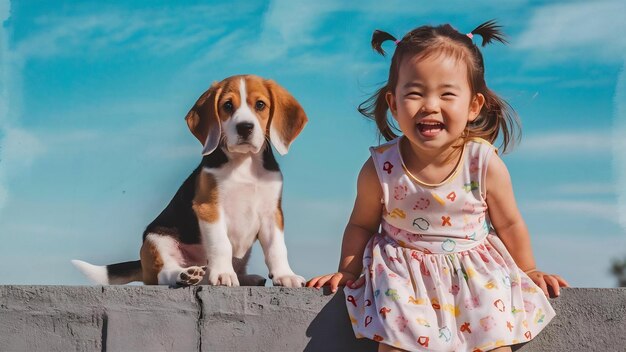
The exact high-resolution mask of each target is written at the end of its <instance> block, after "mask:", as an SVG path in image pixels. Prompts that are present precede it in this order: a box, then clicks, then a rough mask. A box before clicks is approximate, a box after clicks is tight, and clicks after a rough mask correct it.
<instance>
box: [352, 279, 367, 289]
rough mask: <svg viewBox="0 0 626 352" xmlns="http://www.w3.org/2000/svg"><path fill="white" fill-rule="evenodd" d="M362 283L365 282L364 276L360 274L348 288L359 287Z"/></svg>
mask: <svg viewBox="0 0 626 352" xmlns="http://www.w3.org/2000/svg"><path fill="white" fill-rule="evenodd" d="M363 284H365V276H361V277H359V278H358V279H357V280H356V281H355V282H354V283H353V284H352V286H350V288H359V287H361V286H363Z"/></svg>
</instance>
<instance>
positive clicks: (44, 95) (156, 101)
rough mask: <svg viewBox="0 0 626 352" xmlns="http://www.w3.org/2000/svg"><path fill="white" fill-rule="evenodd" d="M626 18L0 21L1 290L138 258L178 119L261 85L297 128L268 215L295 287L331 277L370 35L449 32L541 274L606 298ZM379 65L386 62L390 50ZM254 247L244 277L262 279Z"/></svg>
mask: <svg viewBox="0 0 626 352" xmlns="http://www.w3.org/2000/svg"><path fill="white" fill-rule="evenodd" d="M624 13H626V3H625V2H624V1H621V0H620V1H594V2H588V1H530V0H515V1H507V2H504V4H503V2H500V1H482V0H477V1H472V2H467V1H446V2H445V5H441V4H434V3H433V2H431V1H386V2H384V4H383V3H382V2H380V1H359V2H358V5H357V2H339V1H316V2H314V3H313V2H310V1H293V0H284V1H283V0H280V1H279V0H276V1H270V2H252V1H232V2H229V3H228V4H224V2H217V1H206V2H202V3H200V2H186V1H185V2H182V1H181V2H171V1H124V2H121V1H120V2H117V4H114V3H111V2H107V3H106V4H103V2H101V1H54V2H46V1H29V0H23V1H13V2H10V1H6V0H5V1H2V2H0V19H1V21H2V22H3V25H2V28H1V29H0V30H1V46H2V52H1V56H0V62H1V67H2V71H1V74H2V76H1V80H0V92H1V95H0V284H86V283H87V281H86V280H85V279H84V278H83V277H82V276H81V275H80V274H79V273H78V272H77V271H76V270H75V269H74V268H73V267H72V266H71V265H70V263H69V260H70V259H74V258H78V259H83V260H87V261H90V262H92V263H96V264H106V263H112V262H116V261H126V260H134V259H137V258H138V253H139V247H140V244H141V233H142V232H143V229H144V227H145V226H146V225H147V224H148V223H150V222H151V221H152V220H153V219H154V217H155V216H156V215H158V213H159V212H160V211H161V210H162V209H163V207H164V206H165V205H166V204H167V202H168V201H169V200H170V199H171V197H172V195H173V194H174V193H175V192H176V190H177V189H178V187H179V186H180V184H181V183H182V181H183V180H184V179H185V178H186V177H187V176H188V175H189V173H190V172H191V171H192V170H193V169H194V168H195V166H196V165H197V164H198V162H199V161H200V157H201V156H200V152H201V146H200V144H199V143H198V142H197V140H196V139H195V138H194V137H193V136H192V135H191V134H190V133H189V131H188V129H187V126H186V124H185V122H184V116H185V115H186V113H187V111H188V110H189V108H190V107H191V106H192V105H193V103H194V102H195V101H196V99H197V97H198V96H199V95H200V94H201V93H202V92H204V90H205V89H206V88H208V86H209V85H210V84H211V83H212V82H213V81H219V80H221V79H223V78H225V77H227V76H230V75H233V74H243V73H253V74H257V75H261V76H263V77H266V78H271V79H274V80H276V81H277V82H278V83H280V84H281V85H282V86H284V87H285V88H287V89H288V90H289V91H290V92H291V93H292V94H293V95H294V96H295V97H296V98H297V99H298V100H299V101H300V103H301V104H302V106H303V107H304V109H305V110H306V112H307V114H308V116H309V120H310V122H309V124H308V125H307V126H306V128H305V130H304V132H303V133H302V134H301V135H300V137H299V139H297V140H296V141H295V142H294V144H293V146H292V148H291V150H290V152H289V154H288V155H286V156H284V157H281V158H279V162H280V164H281V168H282V170H283V173H284V176H285V191H284V200H283V207H284V211H285V218H286V237H287V246H288V249H289V256H290V262H291V264H292V267H293V269H294V270H295V271H296V272H297V273H299V274H301V275H303V276H305V277H307V278H309V277H311V276H313V275H316V274H320V273H324V272H330V271H334V270H336V266H337V262H338V258H339V250H340V243H341V237H342V234H343V229H344V226H345V224H346V221H347V219H348V216H349V214H350V212H351V207H352V203H353V201H354V195H355V180H356V175H357V173H358V170H359V168H360V166H361V165H362V163H363V162H364V160H365V159H366V158H367V156H368V146H370V145H376V144H377V143H378V140H377V138H376V133H375V127H374V126H373V125H372V124H371V123H369V122H367V121H366V120H365V119H364V118H362V117H361V116H360V115H359V114H358V113H357V112H356V106H357V105H358V104H359V103H360V102H361V101H363V100H364V99H365V98H367V96H368V95H369V94H370V93H372V92H373V91H374V90H375V89H376V88H377V87H378V84H379V83H381V82H383V81H384V80H385V79H386V75H387V71H388V65H389V58H383V57H381V56H379V55H377V54H375V53H374V52H373V51H372V49H371V48H370V46H369V40H370V37H371V33H372V32H373V30H374V29H383V30H386V31H388V32H390V33H393V34H395V35H396V36H398V37H400V36H402V35H404V34H405V33H406V32H407V31H409V30H411V29H412V28H414V27H416V26H419V25H422V24H441V23H450V24H452V25H453V26H454V27H455V28H458V29H459V30H460V31H462V32H469V31H470V30H472V29H473V28H474V27H476V26H477V25H478V24H480V23H482V22H484V21H486V20H488V19H491V18H496V19H498V21H499V22H500V23H501V24H502V25H503V26H504V30H505V32H506V33H507V34H508V35H509V41H510V45H509V46H503V45H492V46H488V47H487V48H485V49H484V50H483V54H484V56H485V61H486V70H487V77H486V78H487V83H488V85H489V86H490V87H491V88H492V89H493V90H495V91H496V92H498V93H499V94H500V95H501V96H503V97H504V98H505V99H507V100H508V101H509V103H511V105H512V106H513V107H514V108H515V109H516V111H517V112H518V113H519V115H520V118H521V121H522V124H523V138H522V143H521V145H520V146H518V148H516V149H515V150H513V151H512V152H511V153H510V154H508V155H505V156H504V161H505V162H506V163H507V165H508V167H509V171H510V173H511V175H512V179H513V184H514V188H515V192H516V196H517V200H518V204H519V207H520V209H521V211H522V214H523V215H524V218H525V220H526V222H527V225H528V227H529V229H530V233H531V239H532V243H533V248H534V253H535V257H536V260H537V262H538V264H539V266H540V268H542V269H544V270H545V271H551V272H556V273H559V274H561V275H562V276H563V277H565V278H566V279H567V280H568V281H569V282H570V283H571V284H572V285H574V286H580V287H611V286H614V285H615V280H614V279H613V278H612V277H611V276H610V274H609V273H608V268H609V266H610V260H611V259H612V258H618V257H623V256H626V153H625V152H623V150H625V148H624V147H625V145H624V141H623V135H624V133H625V132H626V107H625V106H626V74H624V65H625V63H626V37H625V36H624V35H623V33H626V23H625V22H624V21H623V18H622V16H623V14H624ZM387 50H388V51H391V50H393V48H392V47H389V48H387ZM259 249H260V248H259V247H256V248H255V252H254V253H253V258H252V260H251V264H250V271H251V272H255V273H259V274H262V275H266V274H267V269H266V268H265V267H264V265H263V259H262V257H261V255H260V250H259Z"/></svg>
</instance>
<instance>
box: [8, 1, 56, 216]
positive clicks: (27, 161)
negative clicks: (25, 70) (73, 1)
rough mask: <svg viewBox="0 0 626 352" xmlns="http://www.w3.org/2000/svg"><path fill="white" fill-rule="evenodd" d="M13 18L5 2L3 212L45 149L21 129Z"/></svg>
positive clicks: (20, 61)
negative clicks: (15, 181)
mask: <svg viewBox="0 0 626 352" xmlns="http://www.w3.org/2000/svg"><path fill="white" fill-rule="evenodd" d="M10 15H11V6H10V3H9V1H3V2H2V3H1V4H0V23H1V27H0V42H1V44H0V45H1V48H0V49H1V53H0V69H1V70H2V72H0V77H2V80H1V83H0V84H1V86H0V107H1V108H0V109H1V110H0V211H1V210H2V209H3V208H4V206H5V205H6V203H7V201H8V200H9V198H10V192H9V187H8V183H9V182H10V180H11V179H12V178H14V177H15V176H16V175H19V174H21V173H22V172H23V171H24V170H25V169H28V168H30V166H31V164H32V162H33V161H34V160H35V158H37V157H38V156H39V155H41V154H42V153H43V151H44V150H45V148H44V146H43V144H42V143H41V142H40V141H39V140H38V139H37V138H35V137H34V136H33V135H32V134H31V133H30V132H28V131H26V130H25V129H23V128H21V127H19V118H20V110H21V105H20V104H21V90H20V88H21V71H22V60H21V59H20V57H19V55H15V53H14V52H12V51H11V50H10V49H9V48H10V46H9V35H8V31H7V29H6V27H5V26H4V23H5V21H7V20H8V19H9V17H10Z"/></svg>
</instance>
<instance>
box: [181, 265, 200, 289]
mask: <svg viewBox="0 0 626 352" xmlns="http://www.w3.org/2000/svg"><path fill="white" fill-rule="evenodd" d="M205 273H206V266H190V267H188V268H185V269H183V271H181V272H180V274H178V277H177V278H176V284H177V285H180V286H190V285H197V284H198V282H200V280H202V277H203V276H204V274H205Z"/></svg>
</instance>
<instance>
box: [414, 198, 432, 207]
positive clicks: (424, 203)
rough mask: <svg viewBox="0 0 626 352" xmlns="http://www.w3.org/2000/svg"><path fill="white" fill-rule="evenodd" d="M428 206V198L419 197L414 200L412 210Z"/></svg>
mask: <svg viewBox="0 0 626 352" xmlns="http://www.w3.org/2000/svg"><path fill="white" fill-rule="evenodd" d="M429 206H430V200H428V199H426V198H420V199H418V200H417V201H416V202H415V205H414V206H413V210H426V209H428V207H429Z"/></svg>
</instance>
